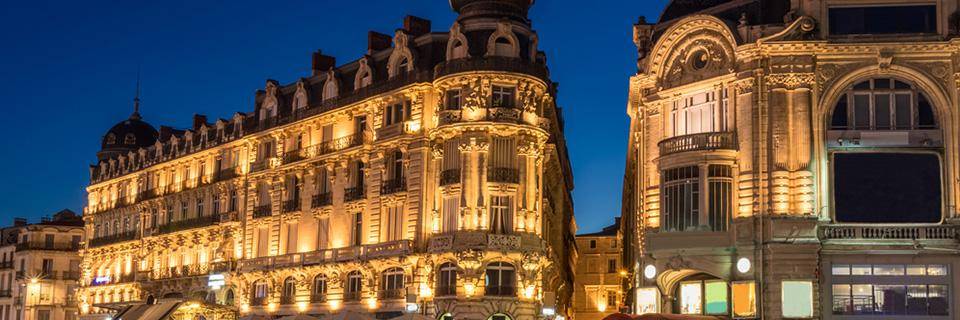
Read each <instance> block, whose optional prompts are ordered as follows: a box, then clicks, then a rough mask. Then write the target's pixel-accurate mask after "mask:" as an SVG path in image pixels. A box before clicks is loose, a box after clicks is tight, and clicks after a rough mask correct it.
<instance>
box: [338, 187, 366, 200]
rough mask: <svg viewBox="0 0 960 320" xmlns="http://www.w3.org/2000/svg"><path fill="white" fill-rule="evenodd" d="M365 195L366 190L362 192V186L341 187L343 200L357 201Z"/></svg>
mask: <svg viewBox="0 0 960 320" xmlns="http://www.w3.org/2000/svg"><path fill="white" fill-rule="evenodd" d="M366 197H367V194H366V192H364V189H363V186H359V187H353V188H346V189H343V201H344V202H350V201H357V200H360V199H364V198H366Z"/></svg>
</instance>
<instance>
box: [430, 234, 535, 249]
mask: <svg viewBox="0 0 960 320" xmlns="http://www.w3.org/2000/svg"><path fill="white" fill-rule="evenodd" d="M543 247H544V241H543V239H541V238H540V237H539V236H537V235H536V234H533V233H515V234H495V233H490V232H488V231H455V232H449V233H444V234H438V235H434V236H432V237H431V238H430V241H429V245H428V247H427V250H428V251H429V252H456V251H464V250H474V249H476V250H498V251H518V250H519V251H527V250H540V249H542V248H543Z"/></svg>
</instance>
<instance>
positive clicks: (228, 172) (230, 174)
mask: <svg viewBox="0 0 960 320" xmlns="http://www.w3.org/2000/svg"><path fill="white" fill-rule="evenodd" d="M237 176H238V174H237V167H230V168H224V169H220V171H217V181H223V180H230V179H233V178H236V177H237Z"/></svg>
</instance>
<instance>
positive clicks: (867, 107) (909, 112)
mask: <svg viewBox="0 0 960 320" xmlns="http://www.w3.org/2000/svg"><path fill="white" fill-rule="evenodd" d="M936 128H937V123H936V117H935V116H934V112H933V108H932V107H931V105H930V100H929V99H927V97H926V95H924V94H923V92H921V91H920V90H919V89H918V88H917V87H916V86H915V85H913V84H910V83H908V82H905V81H901V80H898V79H890V78H880V79H870V80H865V81H862V82H859V83H857V84H855V85H853V86H851V87H850V88H848V89H847V91H846V92H844V94H843V95H842V96H840V98H839V99H838V100H837V104H836V105H835V106H834V108H833V114H832V116H831V121H830V129H831V130H927V129H936Z"/></svg>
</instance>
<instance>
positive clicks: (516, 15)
mask: <svg viewBox="0 0 960 320" xmlns="http://www.w3.org/2000/svg"><path fill="white" fill-rule="evenodd" d="M533 2H534V0H450V6H451V7H453V10H454V11H456V12H457V13H459V14H460V17H458V18H457V20H458V21H461V23H463V20H470V19H474V18H494V19H501V18H510V19H514V20H516V21H517V22H521V23H524V24H526V23H528V21H527V11H529V10H530V6H532V5H533Z"/></svg>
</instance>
